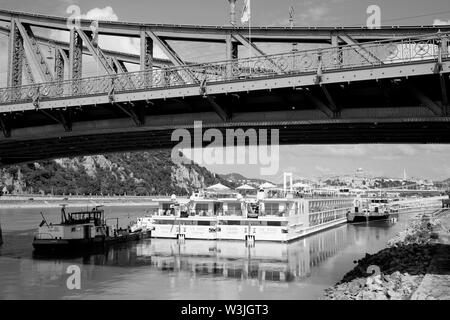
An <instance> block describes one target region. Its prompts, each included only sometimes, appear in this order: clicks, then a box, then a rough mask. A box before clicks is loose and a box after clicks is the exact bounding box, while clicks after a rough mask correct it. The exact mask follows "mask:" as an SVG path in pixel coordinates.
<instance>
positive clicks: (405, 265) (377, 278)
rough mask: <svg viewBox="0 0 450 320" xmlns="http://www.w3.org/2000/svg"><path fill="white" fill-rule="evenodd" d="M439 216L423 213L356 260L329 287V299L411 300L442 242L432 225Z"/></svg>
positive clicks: (327, 293) (326, 295) (326, 294)
mask: <svg viewBox="0 0 450 320" xmlns="http://www.w3.org/2000/svg"><path fill="white" fill-rule="evenodd" d="M439 223H440V222H439V220H438V219H435V218H430V217H429V216H428V215H422V216H421V218H420V220H417V221H413V222H411V223H409V224H408V226H407V228H406V229H405V230H403V231H401V232H399V233H398V234H397V235H396V236H395V237H394V238H393V239H391V240H390V241H389V242H388V247H387V248H386V249H383V250H381V251H379V252H377V253H376V254H372V255H371V254H366V255H365V257H364V258H362V259H360V260H358V261H354V262H355V263H356V267H355V268H354V269H353V270H351V271H350V272H348V273H347V274H346V275H345V276H344V277H343V279H342V280H341V281H340V282H339V283H338V284H336V285H335V286H333V287H331V288H328V289H326V291H325V298H326V299H329V300H408V299H410V298H411V295H412V294H413V293H414V291H415V290H416V289H417V288H418V287H419V285H420V283H421V282H422V280H423V278H424V276H425V274H426V273H427V270H428V267H429V266H430V263H431V260H432V259H433V255H434V253H435V252H436V250H438V248H439V246H440V244H438V243H434V242H435V241H434V239H435V238H436V235H435V233H434V232H433V229H434V228H435V227H436V226H437V225H439Z"/></svg>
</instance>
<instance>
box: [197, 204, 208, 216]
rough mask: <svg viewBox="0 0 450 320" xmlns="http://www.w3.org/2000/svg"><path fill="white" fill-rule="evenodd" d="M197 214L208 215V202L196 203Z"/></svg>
mask: <svg viewBox="0 0 450 320" xmlns="http://www.w3.org/2000/svg"><path fill="white" fill-rule="evenodd" d="M195 214H197V215H200V216H206V215H207V214H208V204H207V203H197V204H196V205H195Z"/></svg>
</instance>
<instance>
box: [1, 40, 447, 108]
mask: <svg viewBox="0 0 450 320" xmlns="http://www.w3.org/2000/svg"><path fill="white" fill-rule="evenodd" d="M449 43H450V35H449V34H446V33H438V34H433V35H429V36H422V37H417V38H401V39H396V40H388V41H377V42H370V43H365V44H361V43H359V44H352V45H345V46H339V47H329V48H321V49H313V50H305V51H291V52H288V53H283V54H275V55H266V56H257V57H251V58H243V59H235V60H226V61H219V62H212V63H203V64H195V65H187V66H182V67H167V68H160V69H153V70H148V71H138V72H129V73H119V74H114V75H105V76H97V77H89V78H81V79H74V80H65V81H54V82H49V83H40V84H32V85H24V86H19V87H14V88H2V89H0V105H1V104H12V103H24V102H32V103H33V102H34V103H37V102H39V101H45V100H53V99H61V98H72V97H86V96H90V95H94V96H95V95H105V94H107V95H112V94H114V93H120V92H132V91H140V90H143V91H145V90H158V89H166V88H174V87H184V86H199V85H200V84H201V83H215V82H227V81H238V80H250V79H256V78H267V77H284V76H294V75H299V74H309V73H310V74H317V75H321V74H322V72H331V71H337V70H345V69H351V68H374V67H380V66H385V65H389V64H396V63H412V62H420V61H425V60H439V59H441V60H442V59H448V58H450V56H449V51H450V50H449V48H448V45H449Z"/></svg>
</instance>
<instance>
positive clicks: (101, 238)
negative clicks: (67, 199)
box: [33, 205, 151, 253]
mask: <svg viewBox="0 0 450 320" xmlns="http://www.w3.org/2000/svg"><path fill="white" fill-rule="evenodd" d="M100 207H101V206H96V207H94V208H93V209H92V210H91V211H81V212H72V213H66V206H65V205H62V208H61V223H59V224H52V223H50V224H49V223H47V221H46V219H45V217H44V216H42V217H43V220H42V222H41V223H40V225H39V228H38V231H37V233H36V235H35V237H34V240H33V247H34V250H35V252H37V253H44V252H45V253H71V252H76V251H86V250H91V249H99V248H100V249H101V248H105V247H107V246H108V245H111V244H115V243H119V242H128V241H134V240H140V239H144V238H149V237H150V235H151V229H149V228H148V226H147V225H146V224H144V223H141V220H140V219H138V221H137V222H135V223H134V224H132V225H130V226H129V227H128V228H127V229H122V228H119V225H118V224H119V223H118V218H115V219H116V221H117V223H116V226H115V227H113V226H108V225H107V224H106V220H108V219H105V213H104V210H102V209H100Z"/></svg>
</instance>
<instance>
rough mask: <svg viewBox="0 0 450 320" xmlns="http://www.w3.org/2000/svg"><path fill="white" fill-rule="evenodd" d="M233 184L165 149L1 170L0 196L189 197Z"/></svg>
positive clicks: (97, 156) (57, 161) (234, 183)
mask: <svg viewBox="0 0 450 320" xmlns="http://www.w3.org/2000/svg"><path fill="white" fill-rule="evenodd" d="M216 183H222V184H224V185H226V186H228V187H231V188H234V187H236V186H237V185H238V184H237V183H236V182H234V181H233V180H228V179H225V178H223V177H222V176H220V175H216V174H214V173H212V172H210V171H209V170H207V169H206V168H204V167H201V166H199V165H198V164H196V163H190V164H175V163H173V162H172V160H171V157H170V150H152V151H147V152H129V153H116V154H107V155H96V156H86V157H75V158H70V159H68V158H64V159H57V160H49V161H40V162H35V163H29V164H22V165H16V166H10V167H7V168H3V169H0V191H3V190H4V191H7V192H8V193H10V194H23V193H28V194H30V193H35V194H37V193H42V194H87V195H89V194H99V195H108V194H109V195H113V194H116V195H119V194H128V195H134V194H136V195H157V194H167V195H170V194H177V195H186V194H191V193H192V191H193V190H194V189H199V188H205V187H208V186H210V185H213V184H216Z"/></svg>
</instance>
